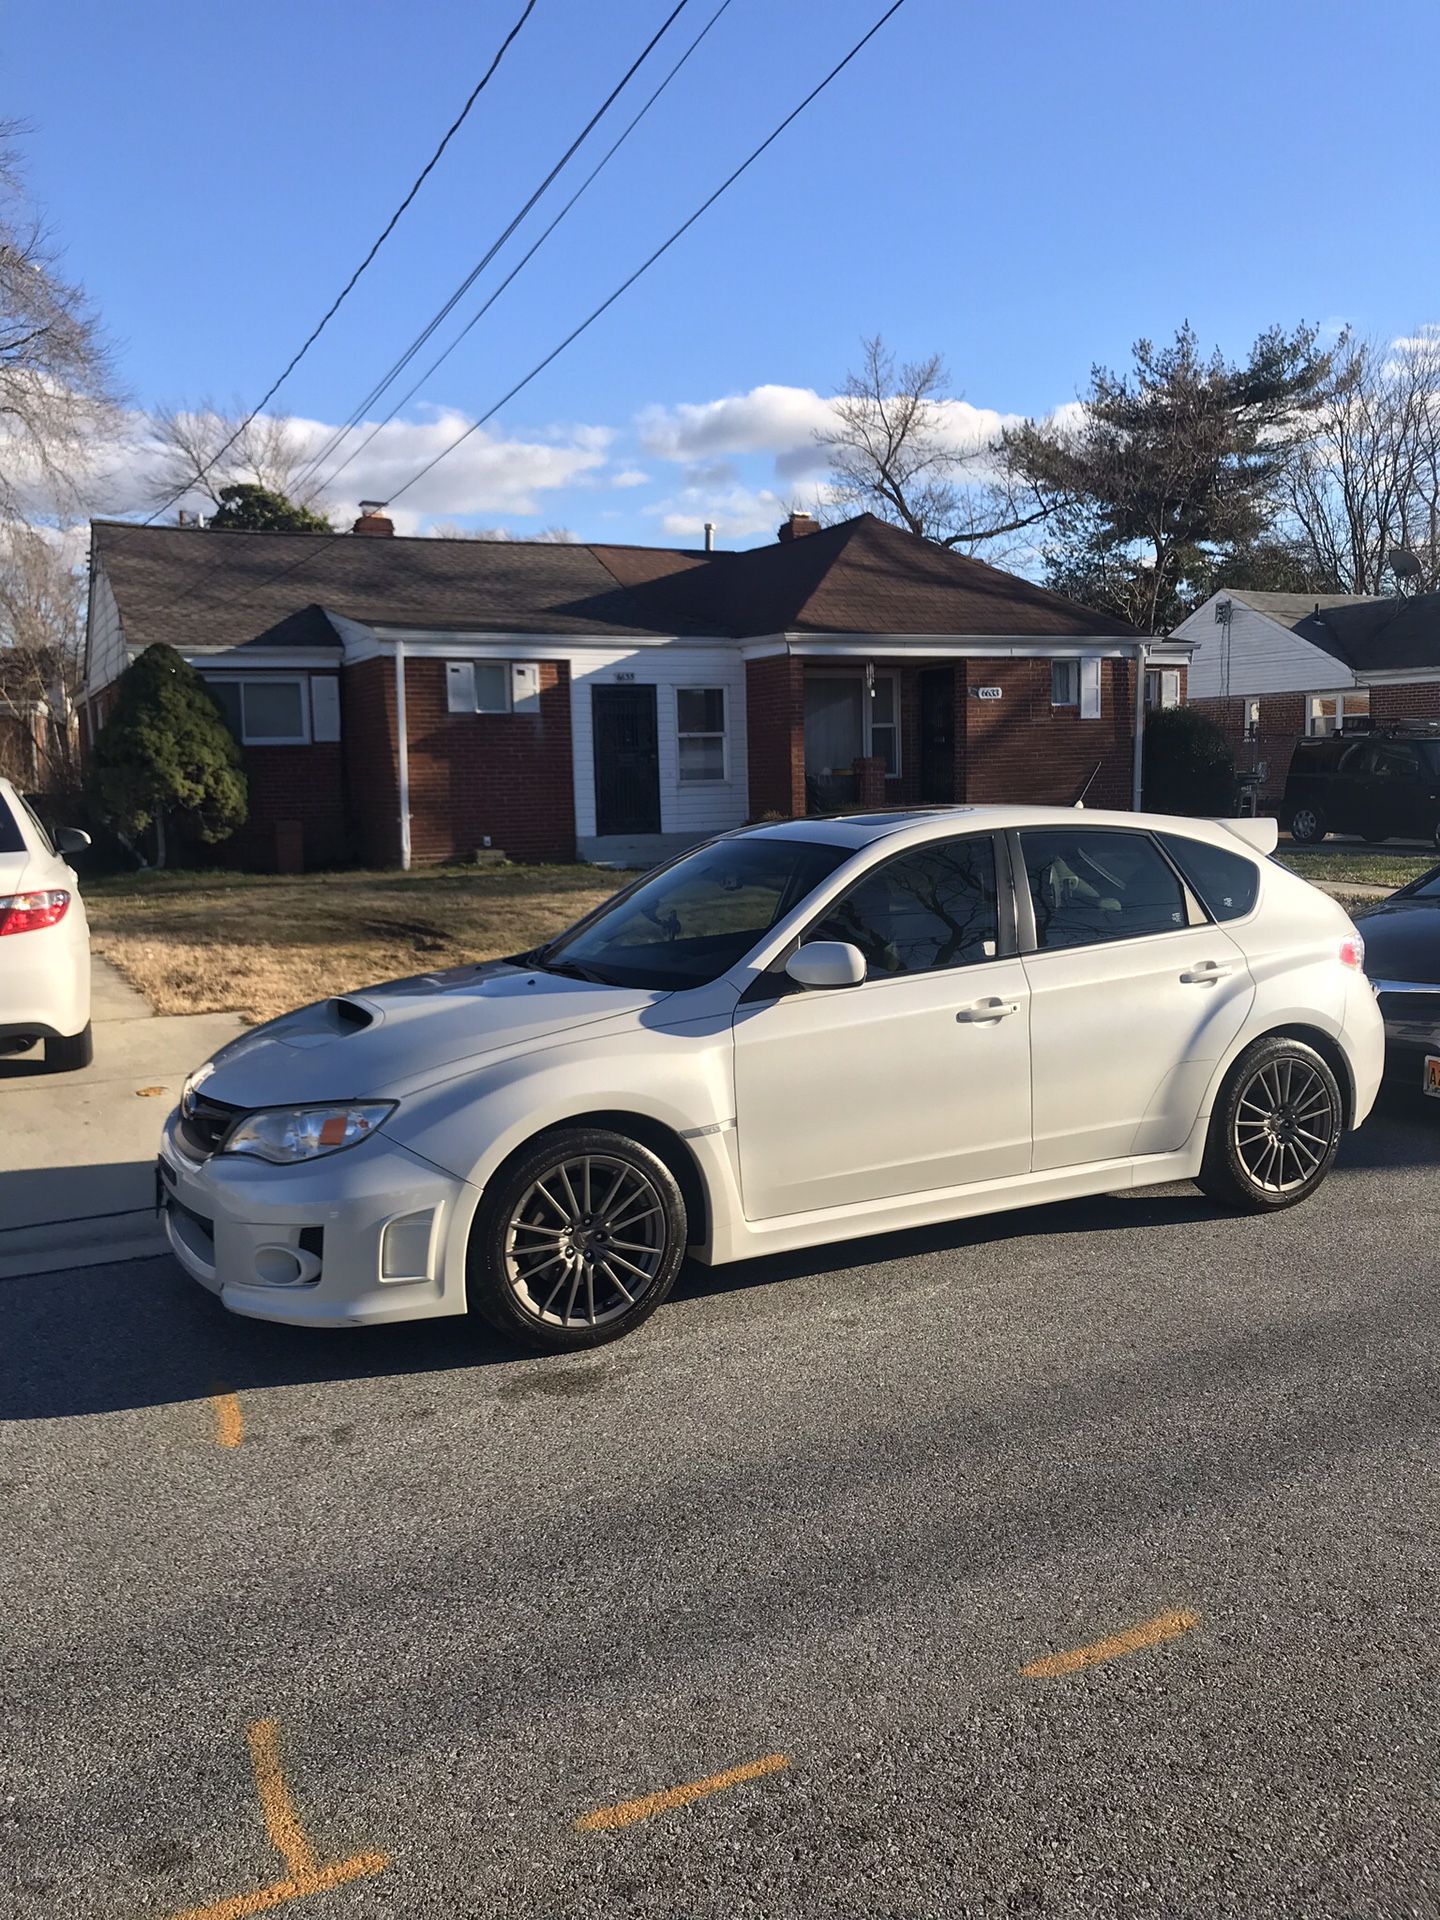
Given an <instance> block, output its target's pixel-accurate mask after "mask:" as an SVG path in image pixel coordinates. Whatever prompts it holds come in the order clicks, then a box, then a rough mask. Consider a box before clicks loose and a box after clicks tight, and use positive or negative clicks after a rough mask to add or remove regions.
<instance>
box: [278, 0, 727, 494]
mask: <svg viewBox="0 0 1440 1920" xmlns="http://www.w3.org/2000/svg"><path fill="white" fill-rule="evenodd" d="M688 4H689V0H678V4H677V5H676V6H675V7H674V8H673V9H672V10H671V12H670V13H669V14H668V15H667V16H666V18H665V19H664V20H663V21H662V22H661V24H660V26H659V28H658V29H657V30H656V31H655V33H653V34H652V35H651V37H650V39H649V40H648V41H647V42H646V44H645V46H644V47H643V48H642V49H641V51H640V53H639V54H638V55H637V56H636V58H635V59H634V60H632V61H631V63H630V65H629V66H628V67H627V68H626V70H625V72H624V74H623V75H622V76H621V78H620V79H619V81H618V82H617V83H616V84H615V86H613V87H612V88H611V89H610V92H609V93H608V94H607V95H606V96H605V99H604V100H603V101H602V102H601V103H600V105H599V106H598V107H597V108H596V110H595V112H594V113H592V114H591V116H590V118H589V119H588V120H587V121H586V123H585V125H584V126H583V127H582V128H581V129H580V132H579V133H578V134H577V135H576V136H575V138H574V139H573V140H572V141H571V142H570V145H569V146H568V147H567V148H566V149H565V151H564V153H562V154H561V156H560V158H559V159H558V160H557V161H556V162H555V165H554V166H553V167H552V168H551V169H550V171H549V173H547V174H546V176H545V178H544V179H543V180H542V181H541V182H540V184H539V186H538V187H537V188H536V189H535V191H534V192H533V193H532V194H531V196H530V198H529V199H528V200H527V201H526V202H525V204H524V206H523V207H521V209H520V211H519V212H518V213H517V214H516V215H515V216H514V218H513V219H512V220H511V221H510V224H509V225H508V226H507V227H506V228H505V230H504V232H503V233H501V234H500V235H498V236H497V238H496V239H495V240H493V241H492V242H491V244H490V246H489V247H487V248H486V250H485V252H484V253H483V254H482V255H481V256H480V258H479V259H478V260H477V261H476V262H475V265H474V266H473V267H472V268H471V269H470V271H469V273H467V274H466V276H465V278H464V279H463V280H462V281H461V282H460V284H459V286H458V287H456V289H455V291H454V292H453V293H452V294H451V295H450V297H449V299H448V300H446V301H445V303H444V305H443V306H441V307H440V309H439V310H438V312H436V313H435V314H433V315H432V316H431V318H430V319H429V320H428V321H427V322H426V324H425V326H424V327H423V328H422V329H421V331H420V332H419V333H418V334H417V335H416V337H415V338H414V339H413V340H412V341H411V342H410V345H409V346H408V347H407V348H406V349H405V351H404V352H403V353H402V354H401V355H400V358H399V359H398V360H396V361H395V362H394V364H393V365H392V366H391V368H390V371H389V372H388V373H386V374H384V375H383V376H382V378H381V379H380V380H379V381H378V382H377V384H376V385H375V386H373V387H372V388H371V389H370V391H369V393H368V394H367V395H366V396H365V398H364V399H363V400H362V401H361V402H360V404H359V406H358V407H356V408H355V409H354V411H353V412H352V413H351V414H350V415H349V417H348V419H347V421H346V423H345V425H344V426H342V427H339V428H337V429H336V431H335V432H334V433H333V434H331V436H330V438H329V440H328V441H327V442H326V443H325V445H324V446H322V447H321V449H320V451H319V452H318V453H316V454H315V455H313V456H312V457H311V458H310V459H309V460H307V461H306V462H305V463H304V465H303V466H302V467H301V469H300V472H299V473H298V474H297V476H296V484H297V485H300V484H302V483H303V482H304V481H305V480H306V479H307V478H311V477H313V476H314V475H315V474H316V473H318V472H319V470H320V468H321V467H322V466H323V465H324V464H325V462H326V461H327V460H328V459H330V457H331V455H332V454H334V453H337V452H338V451H339V449H340V448H341V447H342V446H343V445H344V443H345V441H346V439H347V438H348V436H349V434H350V433H351V431H352V430H353V429H354V428H355V427H356V426H358V425H359V424H360V422H361V421H362V420H363V419H364V417H365V414H366V413H367V412H368V410H369V409H370V408H371V407H372V406H374V405H375V403H376V402H377V401H378V400H379V398H380V396H381V395H382V394H383V393H384V392H385V389H386V388H387V387H389V386H392V385H393V384H394V383H395V381H396V380H398V379H399V377H400V375H401V374H402V373H403V372H404V371H405V368H406V367H407V366H408V365H409V364H410V362H411V361H412V360H413V359H414V358H415V356H416V354H417V353H419V351H420V349H421V348H422V347H423V346H424V344H425V342H426V341H427V340H428V339H430V337H431V336H432V334H434V332H435V331H436V329H437V328H438V327H440V326H441V325H442V324H443V323H444V322H445V320H446V319H448V318H449V316H450V314H452V313H453V312H454V310H455V308H456V307H457V306H458V305H459V304H460V302H461V301H462V300H463V299H464V298H465V295H466V294H467V293H468V292H469V291H470V289H471V287H473V286H474V284H475V282H476V281H477V280H478V279H479V277H480V275H481V274H482V273H483V272H484V271H485V269H486V267H488V266H489V265H490V262H491V261H492V260H493V259H494V258H495V256H496V254H497V253H498V252H499V251H500V249H501V248H502V247H503V246H504V244H505V242H506V241H507V240H508V239H509V238H510V236H511V235H512V234H513V233H514V232H515V229H516V228H517V227H518V226H519V225H520V224H521V222H522V221H523V220H524V219H525V217H526V215H527V214H528V213H529V212H530V211H531V209H532V208H533V207H534V205H535V203H536V202H537V201H538V200H539V199H540V198H541V197H542V195H544V194H545V193H546V192H547V191H548V190H549V188H550V187H551V185H552V184H553V183H554V181H555V179H556V177H557V176H558V175H559V174H560V173H561V172H562V171H563V169H564V168H565V167H566V166H568V164H569V163H570V161H571V160H572V159H573V158H574V156H575V154H576V153H577V152H578V150H579V149H580V147H581V146H583V144H584V143H585V141H586V140H587V139H588V138H589V137H590V135H591V134H592V133H593V132H594V130H595V128H596V126H597V125H598V124H599V122H600V121H601V120H602V119H603V118H604V116H605V115H606V114H607V113H608V112H609V111H610V108H611V107H612V106H613V105H614V104H615V102H616V100H617V99H618V98H619V97H620V95H621V94H622V93H623V92H624V90H625V88H626V87H627V86H628V85H629V84H630V82H631V80H633V79H634V77H635V75H636V74H637V73H638V72H639V70H640V68H641V67H642V66H643V65H644V64H645V62H646V60H648V59H649V57H650V55H651V54H652V53H653V52H654V50H655V48H656V47H657V46H658V45H659V43H660V41H661V40H662V39H663V38H664V36H665V34H666V33H668V32H669V30H670V28H671V27H672V26H673V25H674V23H675V21H676V19H677V18H678V17H679V15H680V14H681V13H682V12H683V11H684V9H685V7H686V6H688ZM727 4H728V0H727ZM531 251H532V252H533V251H534V249H533V248H532V249H531ZM527 258H528V255H527ZM522 265H523V262H522ZM516 271H517V272H518V268H517V269H516ZM511 277H512V278H513V277H514V276H513V275H512V276H511ZM427 378H428V376H427ZM406 397H407V398H408V397H409V396H408V395H407V396H406ZM400 404H401V406H403V405H404V404H405V403H404V401H403V400H402V401H401V403H400ZM397 411H398V409H397ZM390 418H391V419H393V418H394V414H391V415H390ZM357 451H358V449H357ZM352 457H353V456H352ZM346 464H347V465H348V462H347V463H346ZM338 471H339V469H337V472H338ZM331 478H332V479H333V478H334V475H333V474H332V475H331Z"/></svg>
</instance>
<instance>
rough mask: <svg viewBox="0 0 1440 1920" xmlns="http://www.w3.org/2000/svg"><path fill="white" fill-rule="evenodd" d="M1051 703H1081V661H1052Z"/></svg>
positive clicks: (1055, 704) (1076, 705)
mask: <svg viewBox="0 0 1440 1920" xmlns="http://www.w3.org/2000/svg"><path fill="white" fill-rule="evenodd" d="M1050 704H1051V706H1052V707H1078V706H1079V704H1080V662H1079V661H1078V660H1052V661H1051V662H1050Z"/></svg>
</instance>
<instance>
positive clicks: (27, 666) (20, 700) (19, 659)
mask: <svg viewBox="0 0 1440 1920" xmlns="http://www.w3.org/2000/svg"><path fill="white" fill-rule="evenodd" d="M73 745H74V714H73V712H72V711H71V710H70V706H69V700H68V696H67V694H66V691H65V675H64V670H63V662H62V661H61V659H60V657H59V653H58V651H57V650H56V649H54V648H40V649H37V648H33V647H0V775H3V776H4V777H5V778H6V779H9V780H13V781H14V783H15V785H16V786H17V787H19V788H21V790H22V791H24V792H28V793H34V792H37V791H39V790H41V789H43V788H46V787H51V786H54V785H56V784H57V783H59V782H60V781H62V780H63V778H64V776H65V774H66V773H67V771H69V770H70V769H72V768H73V765H74V756H73V753H72V752H71V751H70V749H71V748H72V747H73Z"/></svg>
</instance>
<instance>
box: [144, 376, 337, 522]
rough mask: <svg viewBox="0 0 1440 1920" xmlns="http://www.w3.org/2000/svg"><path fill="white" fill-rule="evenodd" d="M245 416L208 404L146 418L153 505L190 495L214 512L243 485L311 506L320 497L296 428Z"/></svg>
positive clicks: (276, 417) (275, 417)
mask: <svg viewBox="0 0 1440 1920" xmlns="http://www.w3.org/2000/svg"><path fill="white" fill-rule="evenodd" d="M246 411H247V410H246V409H245V408H244V407H241V406H238V405H237V406H233V407H229V408H225V407H220V406H217V405H216V404H215V402H214V401H213V400H208V399H206V400H202V401H201V402H200V403H199V405H198V406H194V407H160V408H157V410H156V411H155V412H154V413H153V414H152V415H151V417H150V444H151V449H152V452H153V454H154V456H155V457H154V464H153V467H152V469H151V474H150V481H149V487H148V498H149V500H150V502H151V504H152V505H154V506H157V507H159V506H164V505H168V504H169V502H170V501H171V500H174V499H177V498H179V499H184V498H185V497H186V496H187V495H191V494H195V495H199V496H200V497H201V498H202V499H206V500H208V501H209V502H210V503H211V505H212V507H215V508H218V507H219V506H220V495H221V492H222V490H223V489H224V488H226V487H232V486H245V485H249V486H256V487H264V488H265V489H266V491H267V492H269V493H278V494H281V495H282V496H283V497H284V498H285V499H286V500H289V501H291V502H292V503H293V504H294V505H296V506H302V507H304V506H310V505H311V504H312V503H313V502H314V500H315V499H316V497H317V495H318V493H319V486H318V484H317V481H318V478H319V476H318V475H317V474H314V473H310V474H306V473H305V472H304V469H305V467H306V466H307V464H308V461H309V449H308V448H307V446H306V444H305V439H304V436H303V434H302V433H301V431H300V429H299V427H298V426H297V425H296V423H295V422H294V421H293V420H290V419H287V418H286V417H285V416H284V415H282V414H269V413H262V414H257V415H256V416H255V418H254V419H253V420H248V419H247V418H246ZM231 441H233V443H234V444H233V445H229V444H227V443H229V442H231Z"/></svg>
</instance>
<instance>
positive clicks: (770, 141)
mask: <svg viewBox="0 0 1440 1920" xmlns="http://www.w3.org/2000/svg"><path fill="white" fill-rule="evenodd" d="M904 4H905V0H891V4H890V5H889V6H888V7H887V8H886V9H885V11H884V12H883V13H882V14H881V15H880V17H879V19H878V20H876V21H875V23H874V25H873V26H871V27H870V28H869V30H868V31H867V32H865V33H863V34H862V35H861V36H860V38H859V39H858V40H857V41H856V42H855V44H854V46H853V47H851V49H850V51H849V52H848V53H847V54H846V55H845V57H844V58H843V59H842V60H839V61H837V62H836V64H835V65H834V66H833V67H832V68H831V69H830V71H829V72H828V73H827V74H826V75H825V77H824V79H823V80H821V81H819V82H818V84H817V85H815V86H813V87H812V88H811V89H810V91H809V93H807V94H806V95H805V98H804V99H803V100H802V101H801V102H800V104H799V105H798V106H796V107H793V108H792V109H791V111H790V112H789V113H787V114H786V116H785V118H784V119H783V120H782V121H781V122H780V124H779V125H778V126H777V127H775V128H774V130H773V131H772V132H771V133H769V134H767V135H766V137H765V138H764V139H763V140H762V141H761V142H760V144H759V146H757V147H755V148H753V149H752V150H751V152H750V153H749V154H747V155H746V157H745V159H743V160H742V161H741V162H740V164H739V166H738V167H736V168H735V169H734V171H733V172H732V173H730V174H728V175H727V176H726V178H725V179H724V180H722V181H721V183H720V185H719V186H718V187H716V189H715V190H714V192H713V193H711V194H710V195H709V196H708V197H707V198H706V199H704V200H702V201H701V203H700V205H699V206H698V207H697V208H696V209H695V211H694V212H693V213H692V214H691V215H690V216H689V218H688V219H687V220H685V221H683V222H682V223H681V224H680V225H679V226H678V227H676V229H675V230H674V232H673V233H672V234H671V235H670V237H669V238H668V239H667V240H665V241H663V242H662V243H661V244H660V245H659V246H658V247H657V248H656V249H655V251H654V252H653V253H652V254H650V255H649V257H648V258H647V259H645V260H643V261H642V262H641V264H640V265H639V266H638V267H636V269H635V270H634V272H633V273H631V274H629V275H628V276H627V277H626V278H625V279H624V280H622V281H621V283H620V285H619V286H618V287H616V289H615V291H614V292H613V293H611V294H610V295H609V296H608V297H607V298H606V299H604V300H602V301H601V302H600V304H599V306H598V307H595V308H593V309H592V310H591V312H590V313H589V314H587V315H586V317H585V318H584V319H583V320H582V321H581V322H580V324H579V325H578V326H576V327H573V328H572V329H571V330H570V332H569V333H567V334H566V336H565V338H564V339H563V340H562V341H560V343H559V344H558V345H557V346H554V347H552V348H551V349H550V351H549V353H547V354H546V355H545V357H544V359H543V360H539V361H537V362H536V364H535V365H534V366H533V367H532V368H531V369H530V371H529V372H528V373H527V374H525V375H524V377H523V378H522V379H520V380H517V381H516V382H515V384H514V386H513V387H511V388H510V390H509V391H508V392H507V393H505V394H503V395H502V396H501V397H500V399H498V400H497V401H496V402H495V404H494V405H493V406H491V407H489V408H487V409H486V411H485V412H484V413H483V414H481V416H480V418H479V419H478V420H476V421H474V422H473V424H472V425H470V426H469V427H467V428H466V429H465V431H464V433H462V434H460V435H458V436H457V437H456V438H455V439H454V440H452V441H451V443H450V445H449V446H448V447H442V448H441V450H440V452H439V453H437V454H436V455H435V457H434V459H432V460H427V461H426V463H425V465H424V466H423V467H421V468H420V469H419V471H418V472H416V473H413V474H411V476H410V478H409V479H408V480H407V481H406V482H405V484H404V485H403V486H401V487H397V488H396V490H395V491H394V493H392V494H391V495H390V497H389V499H388V500H386V501H385V502H384V504H385V505H386V506H391V505H393V503H394V502H395V501H396V500H398V499H399V498H400V497H401V495H402V494H405V493H408V492H409V491H410V489H411V487H413V486H414V485H416V483H417V482H418V481H420V480H423V479H424V478H425V476H426V474H427V473H431V472H433V471H434V469H435V468H436V467H438V466H439V464H440V462H441V461H442V460H445V459H448V458H449V456H450V455H451V454H452V453H454V451H455V449H456V448H457V447H459V446H462V445H463V444H464V442H465V441H466V440H468V439H469V438H470V436H471V434H473V433H476V432H478V431H479V429H480V428H481V427H483V426H484V425H485V423H486V422H487V421H488V420H491V419H493V418H494V416H495V415H496V414H497V413H498V412H499V411H500V409H501V408H502V407H504V406H508V404H509V403H510V401H511V400H513V399H514V398H515V396H516V395H517V394H519V393H522V392H523V391H524V390H525V388H526V387H528V386H529V385H530V383H531V381H532V380H535V379H537V378H538V377H539V375H540V374H542V373H543V372H544V371H545V369H546V367H548V366H549V365H550V364H551V362H552V361H554V360H556V359H558V358H559V356H560V355H561V354H562V353H563V352H564V351H565V349H566V348H567V347H568V346H570V345H572V344H573V342H574V341H576V340H578V339H579V338H580V336H581V334H582V333H584V332H585V331H586V330H587V329H588V328H589V327H592V326H593V325H594V324H595V322H596V321H597V320H598V319H599V318H600V316H601V315H602V314H604V313H606V312H607V311H608V310H609V309H610V308H611V307H613V306H614V304H615V302H616V301H617V300H618V299H619V298H620V297H621V295H622V294H624V293H626V292H628V291H629V289H630V288H631V287H633V286H634V284H635V282H636V281H637V280H639V279H640V277H641V276H642V275H643V274H645V273H648V272H649V270H650V268H651V267H653V266H654V265H655V263H656V261H657V260H659V259H661V258H662V256H663V255H665V254H666V253H668V252H669V251H670V249H671V247H673V246H674V245H675V242H676V241H677V240H679V239H680V238H681V237H682V235H684V234H685V233H688V232H689V230H690V228H691V227H693V226H694V225H695V223H696V221H697V220H699V219H700V218H701V216H702V215H703V214H705V213H707V212H708V211H709V209H710V208H711V207H713V206H714V204H715V202H716V201H717V200H718V199H719V198H720V197H721V195H722V194H724V193H727V192H728V191H729V189H730V188H731V187H732V186H734V184H735V182H736V181H737V180H738V179H739V178H740V177H741V175H742V174H744V173H746V172H748V171H749V169H750V168H751V167H752V166H753V165H754V164H755V162H756V161H757V160H758V159H759V158H760V156H761V154H763V153H764V152H766V150H767V149H768V148H770V147H772V146H773V145H774V144H775V142H776V141H777V140H778V139H779V138H780V135H781V134H782V133H784V132H785V130H786V128H787V127H789V126H791V125H792V124H793V123H794V122H795V121H796V120H798V119H799V117H800V115H801V114H802V113H804V111H805V110H806V108H807V107H809V106H810V105H811V103H812V102H813V101H815V100H817V99H818V98H819V97H820V95H821V94H822V93H824V91H825V90H826V88H827V87H829V86H830V85H831V84H832V82H833V81H835V80H837V79H838V78H839V76H840V75H841V74H842V73H843V72H844V71H845V69H846V67H848V66H849V65H850V63H851V61H852V60H854V59H855V58H856V56H857V55H858V54H859V53H860V52H861V51H862V50H863V49H864V48H865V47H866V46H868V45H869V43H870V41H872V40H873V39H874V38H875V36H876V34H877V33H879V31H880V29H881V28H882V27H883V26H884V25H885V23H886V21H887V20H889V19H891V18H892V16H893V15H895V14H897V13H898V12H899V11H900V9H901V7H902V6H904ZM353 537H355V536H352V535H348V534H342V533H339V532H336V533H331V534H303V535H298V534H297V535H296V538H297V539H298V540H300V541H301V542H302V551H301V552H300V554H299V555H298V556H297V557H296V558H295V559H294V560H292V561H291V562H290V563H289V564H288V565H287V566H283V567H279V568H277V569H276V571H275V572H274V573H272V574H267V575H266V577H265V578H264V579H263V580H262V581H258V582H256V583H255V584H256V585H258V586H273V585H274V584H275V582H276V581H277V580H283V579H285V578H286V577H287V575H289V574H292V573H295V572H298V571H299V570H300V569H301V568H303V567H305V566H308V565H309V564H310V561H311V559H312V558H313V556H314V554H315V552H316V551H317V549H318V548H320V547H322V546H325V545H327V544H328V543H329V542H330V541H332V540H341V539H348V538H353ZM201 538H202V536H201V535H199V534H197V535H196V539H197V541H198V540H200V539H201ZM198 584H199V579H198V578H197V581H196V585H197V586H198ZM192 591H193V589H192Z"/></svg>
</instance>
